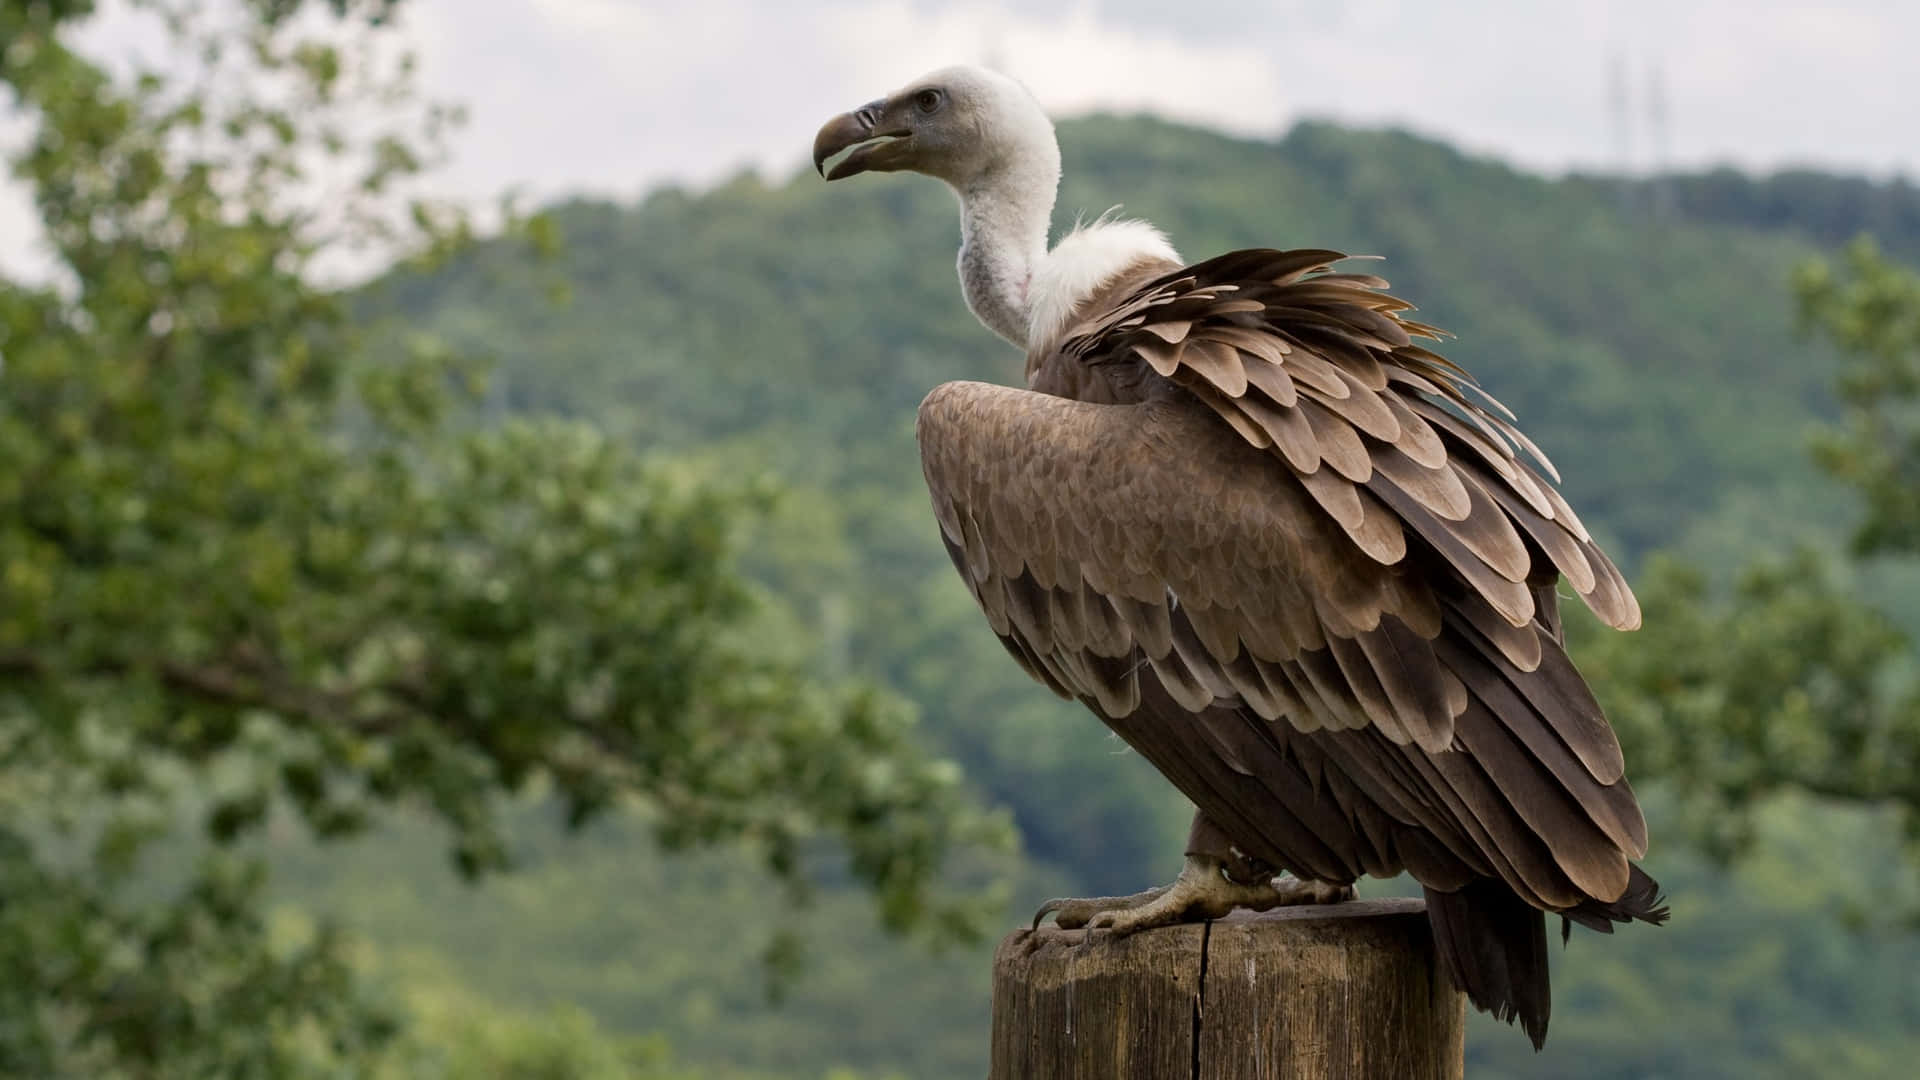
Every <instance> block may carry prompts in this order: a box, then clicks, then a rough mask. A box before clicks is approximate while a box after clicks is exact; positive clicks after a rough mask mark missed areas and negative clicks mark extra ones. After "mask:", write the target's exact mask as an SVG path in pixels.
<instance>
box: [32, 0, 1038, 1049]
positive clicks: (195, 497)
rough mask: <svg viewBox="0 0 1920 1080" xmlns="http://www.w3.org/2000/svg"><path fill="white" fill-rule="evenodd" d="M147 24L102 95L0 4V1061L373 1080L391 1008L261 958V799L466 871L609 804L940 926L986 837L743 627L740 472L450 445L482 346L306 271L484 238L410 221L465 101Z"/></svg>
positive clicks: (886, 912) (301, 27) (94, 78)
mask: <svg viewBox="0 0 1920 1080" xmlns="http://www.w3.org/2000/svg"><path fill="white" fill-rule="evenodd" d="M142 6H143V7H144V8H145V9H147V10H148V11H150V12H151V13H152V14H153V15H154V16H155V17H156V18H157V19H159V20H160V21H161V23H162V24H163V25H164V27H165V28H166V31H167V32H168V33H169V35H170V39H171V41H172V42H173V43H174V45H175V46H176V48H177V49H178V50H179V52H178V53H177V54H176V55H186V56H194V57H198V58H199V62H200V66H199V67H198V68H197V69H195V70H194V71H193V72H191V73H190V74H189V75H187V76H179V75H170V74H167V73H165V72H161V71H140V72H137V73H135V75H134V76H133V78H132V79H131V80H120V79H115V78H112V77H109V75H108V74H107V73H106V72H104V71H103V70H102V69H101V68H100V67H99V66H98V65H97V64H95V63H94V62H93V61H91V60H89V59H88V58H86V57H84V56H82V55H80V54H79V53H77V52H75V51H74V50H73V49H72V48H71V46H70V44H69V38H70V31H71V28H72V20H73V19H75V18H76V17H78V16H80V15H82V14H84V13H85V10H86V5H84V4H53V3H46V2H43V0H4V2H0V42H4V43H5V44H4V47H3V48H0V86H4V87H5V88H6V89H7V91H8V92H9V94H10V96H11V99H12V103H13V106H14V108H15V110H16V111H17V112H18V113H19V114H21V115H22V116H23V117H24V118H25V119H26V121H27V123H28V124H29V125H30V129H31V130H30V135H29V138H28V140H27V143H26V145H25V146H24V147H23V148H22V149H21V150H20V151H19V152H18V153H17V154H16V155H15V157H14V160H13V166H14V171H15V174H16V175H17V176H18V177H19V178H20V179H21V180H23V181H24V182H25V183H26V185H27V186H28V188H29V189H30V190H31V192H32V195H33V197H34V199H35V201H36V204H37V206H38V209H39V211H40V215H41V218H42V221H43V223H44V225H45V227H46V237H47V244H48V247H49V248H50V252H51V254H52V256H53V258H54V261H55V263H56V270H55V273H54V275H53V279H52V280H51V281H49V282H46V283H38V284H36V283H30V282H19V281H0V807H4V811H0V1072H5V1073H7V1074H8V1075H48V1076H52V1075H87V1076H114V1075H138V1076H150V1075H181V1076H186V1075H207V1074H210V1073H218V1074H220V1075H231V1076H245V1075H288V1074H294V1073H299V1072H300V1071H301V1070H303V1069H325V1068H328V1067H330V1066H329V1065H328V1063H329V1062H333V1063H336V1065H337V1063H338V1062H339V1061H342V1060H346V1061H364V1060H372V1058H373V1057H374V1056H377V1055H378V1053H380V1052H381V1050H382V1048H383V1047H384V1046H386V1045H387V1044H388V1043H389V1042H390V1036H391V1035H392V1033H393V1029H394V1019H393V1013H392V1010H390V1009H389V1008H387V1007H385V1006H384V1005H383V1004H382V1003H381V1002H379V1001H378V1000H375V999H374V998H370V997H367V996H366V995H364V994H362V993H361V992H360V991H359V990H358V989H357V988H356V986H355V980H354V979H353V978H352V974H351V971H350V969H349V968H348V966H347V964H346V962H345V960H344V958H343V954H342V952H341V949H340V947H339V942H338V940H337V938H336V936H335V935H334V934H333V933H331V932H330V931H322V932H319V933H317V934H313V935H309V936H307V937H306V938H305V939H304V940H301V941H297V942H286V941H280V940H276V939H275V937H274V935H273V934H272V933H271V932H270V927H269V925H268V921H267V920H266V918H265V916H264V913H263V910H262V906H261V902H262V888H263V879H262V867H261V863H260V862H259V861H258V858H257V854H256V852H255V851H254V850H253V849H252V848H251V847H250V846H249V843H248V842H249V840H250V839H251V838H253V837H255V836H257V835H258V834H259V832H260V830H261V828H262V827H263V825H264V824H265V823H267V822H268V821H269V820H270V819H271V818H272V816H273V815H274V813H275V812H276V809H277V808H279V807H287V808H290V810H291V811H292V812H293V813H294V814H295V815H296V817H297V819H298V820H299V821H300V822H302V823H303V824H304V825H305V826H306V827H307V828H309V829H311V830H312V831H313V832H314V833H315V834H317V835H318V836H321V837H326V838H331V837H339V836H345V835H350V834H353V833H355V832H357V831H360V830H362V829H364V828H365V827H366V826H367V824H368V823H369V822H370V821H371V820H372V819H373V817H374V815H375V814H376V812H377V811H379V810H380V809H381V808H382V807H386V806H392V805H403V806H415V807H420V808H424V809H425V810H427V811H428V812H429V813H431V814H432V815H433V816H434V817H436V818H437V819H438V820H439V821H441V822H442V823H444V824H445V826H446V827H447V828H448V829H449V831H450V833H451V837H452V843H451V847H452V852H453V855H454V858H455V860H456V861H457V864H458V865H459V867H460V868H461V870H462V871H463V872H465V873H467V874H468V875H477V874H480V873H483V872H485V871H489V870H494V869H498V868H501V867H503V866H505V865H507V864H508V863H509V861H510V852H509V851H508V849H507V847H506V846H505V844H504V843H503V840H502V835H501V833H500V830H499V827H498V811H499V807H500V804H501V800H502V797H503V796H507V795H510V794H514V793H526V792H544V793H546V794H547V795H548V797H550V798H551V799H552V800H554V801H556V802H557V803H559V804H560V805H561V806H562V807H563V808H564V810H565V813H566V815H567V816H568V818H569V820H570V821H572V822H573V823H575V824H578V823H581V822H584V821H586V820H588V819H591V818H593V817H595V816H596V815H599V814H601V813H603V812H605V811H606V810H607V809H609V808H610V807H614V806H627V807H634V806H637V807H638V808H639V809H640V811H641V812H642V813H643V814H644V815H645V817H646V819H647V820H649V821H651V822H652V823H653V824H654V826H655V831H656V834H657V836H658V837H659V838H660V839H661V840H662V841H663V842H664V843H666V844H667V845H668V846H669V847H684V846H690V845H710V844H715V843H722V842H738V843H744V844H746V845H748V846H749V847H750V848H751V849H752V850H754V851H756V852H758V853H759V856H760V858H761V862H762V865H763V866H764V867H765V869H766V870H767V871H768V872H769V873H770V874H771V875H772V877H773V878H774V879H775V880H777V881H779V882H781V883H782V884H783V885H784V886H785V891H784V893H783V894H782V895H783V896H784V897H785V898H787V899H789V900H791V899H794V898H796V897H800V896H803V895H804V893H805V891H806V889H807V883H808V881H809V878H810V874H811V869H810V866H811V864H810V862H809V860H808V859H806V858H805V856H808V855H809V854H811V853H812V851H813V848H814V846H815V840H816V838H819V837H832V838H834V839H835V840H837V842H838V844H839V845H840V846H841V847H842V848H843V849H844V850H845V852H846V853H847V856H848V873H850V875H851V876H852V878H853V879H854V880H857V881H858V882H860V883H861V884H863V885H865V886H867V887H868V888H870V889H871V890H872V891H873V892H874V894H875V896H876V899H877V901H878V905H879V914H880V917H881V919H882V921H883V922H884V923H885V924H886V925H887V926H889V927H892V928H895V929H907V928H910V927H915V926H925V927H930V928H932V929H933V930H934V931H935V932H936V933H939V934H942V935H954V934H965V933H966V932H968V931H969V930H970V929H971V927H972V926H973V924H974V919H975V918H976V916H977V910H978V909H977V904H978V902H979V901H978V897H976V896H973V895H970V894H963V895H949V894H946V893H944V892H942V891H941V890H940V888H939V886H938V883H937V881H936V875H937V874H938V872H939V870H940V868H941V866H942V865H943V863H944V862H945V861H946V859H947V858H948V856H949V855H950V854H952V853H954V852H955V851H957V850H960V849H966V848H970V847H973V846H976V845H981V844H989V843H993V842H997V840H998V838H999V835H1000V830H999V828H998V827H997V826H996V825H995V823H994V822H993V821H992V820H991V819H989V818H986V817H983V816H981V815H980V814H979V813H978V812H977V811H975V810H973V809H971V808H970V805H969V804H968V803H967V802H966V801H965V800H964V798H963V797H962V795H961V794H960V790H959V788H958V785H957V773H956V771H955V769H954V768H953V767H952V766H951V765H949V764H946V763H944V762H941V761H938V760H934V759H930V758H928V757H927V756H926V755H924V754H923V753H921V752H920V751H918V750H917V749H916V748H915V746H914V744H913V743H912V741H911V735H910V716H909V714H908V712H907V711H906V710H905V708H904V707H903V706H902V705H901V704H900V703H899V702H897V701H896V700H895V699H892V698H890V697H888V696H886V695H884V694H880V693H878V692H875V691H873V690H871V689H866V688H861V687H858V686H844V687H842V686H832V685H827V684H825V683H823V682H821V681H819V680H818V679H816V678H815V677H814V676H813V675H812V674H811V673H810V671H809V667H808V665H809V662H810V661H811V660H812V655H811V653H810V650H809V649H808V648H807V646H806V645H805V643H786V644H782V643H780V642H778V641H774V640H771V639H770V636H769V635H770V627H771V626H773V625H775V624H773V623H770V622H769V620H768V618H767V617H766V616H765V614H764V610H765V605H764V604H763V603H762V602H761V600H760V598H759V597H758V595H757V593H756V591H755V590H754V589H753V588H752V587H751V586H750V585H749V584H748V582H747V581H746V579H745V578H744V577H743V576H742V574H741V571H740V568H739V555H740V549H741V545H742V543H743V541H744V539H745V538H746V536H747V533H746V532H745V530H746V528H747V526H748V524H749V523H750V521H751V519H752V518H754V517H755V516H757V515H758V514H759V513H760V512H761V510H762V508H763V507H764V504H765V503H766V502H767V499H768V497H769V494H768V492H767V491H766V490H765V489H764V485H759V484H755V483H733V484H714V483H710V482H707V480H706V479H705V478H703V477H702V476H701V475H699V474H698V473H697V472H696V471H694V470H692V469H689V468H687V467H683V466H673V465H669V464H664V463H648V462H644V461H642V460H641V459H640V458H639V457H637V456H636V455H635V453H634V452H633V451H632V450H631V449H630V448H628V447H626V446H625V445H622V444H617V443H614V442H612V441H610V440H608V439H607V438H606V437H604V436H602V435H601V434H599V433H598V432H597V431H595V430H594V429H592V428H591V427H588V426H585V425H582V424H579V423H563V422H550V421H537V420H528V421H516V422H514V423H511V424H506V425H503V426H494V427H476V426H475V425H474V424H473V423H471V422H470V421H469V420H467V419H463V411H462V410H463V408H464V407H465V405H466V403H468V402H470V401H471V400H472V397H473V394H474V393H475V392H476V390H477V389H478V387H479V376H478V372H477V369H476V368H475V367H474V365H473V364H472V363H471V362H470V361H468V360H466V359H464V358H462V357H460V356H458V355H456V354H455V353H453V352H451V351H449V350H448V349H446V348H445V347H444V346H442V345H441V344H439V343H438V342H437V341H435V340H434V339H432V338H431V337H427V336H411V335H397V334H387V335H376V334H374V333H373V332H372V331H371V330H370V329H369V328H368V327H365V326H363V325H360V324H358V323H356V322H355V321H354V320H353V319H352V318H351V317H350V316H351V312H350V306H349V304H348V303H347V302H346V300H345V299H344V298H343V297H342V296H341V295H340V294H339V293H338V292H336V291H335V290H333V289H331V288H329V287H327V286H325V285H323V284H320V283H319V282H320V280H321V277H322V274H321V271H322V270H323V269H324V267H325V266H326V265H327V260H328V259H330V258H336V257H338V256H339V255H340V253H341V252H342V251H343V250H345V249H348V248H351V247H354V246H361V247H367V246H371V247H372V248H373V249H374V250H376V251H387V252H400V253H403V254H410V255H411V256H412V257H416V258H431V257H443V256H444V255H446V254H448V253H450V252H451V251H454V250H457V249H458V248H459V246H460V245H461V244H462V243H463V242H464V241H465V238H466V236H467V226H466V223H465V221H464V219H463V218H462V217H460V216H459V215H457V214H455V213H452V212H450V211H448V210H447V209H445V208H444V207H440V206H436V205H435V204H433V203H431V202H426V201H421V200H418V199H415V198H410V197H408V195H407V192H408V191H409V190H410V187H411V185H412V184H413V182H414V179H415V177H417V175H418V174H419V173H420V172H421V171H422V170H423V169H424V168H426V167H427V166H428V165H429V164H430V163H431V162H432V160H433V159H434V156H435V154H436V147H437V146H438V145H439V141H440V139H441V137H442V136H443V135H444V133H445V132H446V130H447V129H448V127H449V125H450V123H451V122H452V120H453V116H452V115H451V114H450V113H449V112H448V111H446V110H443V109H439V108H436V107H433V106H431V105H427V104H420V103H412V102H411V99H409V98H408V97H407V96H406V94H405V91H406V89H407V83H406V75H407V72H408V70H409V69H408V66H407V64H406V63H405V62H404V61H395V60H393V59H392V58H391V57H388V56H386V55H385V53H384V51H383V50H382V49H380V48H377V47H375V46H376V45H377V43H378V36H379V34H380V32H381V30H380V28H381V27H382V26H383V25H384V24H385V21H386V20H387V19H388V18H389V17H390V15H391V14H392V7H393V5H392V4H391V3H385V2H368V3H352V2H348V0H334V2H332V3H330V4H328V5H326V6H327V8H329V9H330V11H331V17H330V18H328V19H322V20H319V22H318V23H315V21H314V20H310V19H309V20H301V19H296V18H294V16H295V15H296V14H297V13H298V9H299V8H300V6H301V5H299V4H298V3H296V2H275V0H255V2H254V3H252V4H251V6H250V7H249V8H248V9H247V10H248V11H249V12H250V13H251V14H250V16H249V17H246V18H243V19H239V20H234V19H225V18H215V17H212V16H210V15H207V14H205V13H204V12H202V10H201V6H200V5H198V4H193V3H179V4H174V3H159V2H154V3H147V4H144V5H142ZM229 14H230V13H229ZM370 117H371V118H373V119H374V120H377V121H379V123H376V124H372V125H369V124H368V123H367V121H368V119H369V118H370ZM369 128H371V129H372V130H373V131H374V133H373V134H371V135H356V134H355V133H356V132H363V131H367V130H369ZM395 338H399V339H401V340H403V341H404V347H403V348H399V349H376V348H375V345H376V343H379V342H383V341H389V340H393V339H395ZM185 820H191V821H192V822H193V823H194V829H193V837H192V838H191V839H182V838H179V837H178V836H177V835H176V834H177V829H176V826H178V825H180V824H181V823H182V822H183V821H185ZM773 921H774V922H775V923H776V924H777V923H778V921H779V920H778V919H777V918H776V919H774V920H773Z"/></svg>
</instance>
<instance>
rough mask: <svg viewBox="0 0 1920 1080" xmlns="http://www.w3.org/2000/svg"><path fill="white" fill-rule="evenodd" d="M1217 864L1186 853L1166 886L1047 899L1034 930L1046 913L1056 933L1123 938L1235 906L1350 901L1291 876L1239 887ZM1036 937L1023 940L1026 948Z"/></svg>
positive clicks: (1349, 890)
mask: <svg viewBox="0 0 1920 1080" xmlns="http://www.w3.org/2000/svg"><path fill="white" fill-rule="evenodd" d="M1223 865H1224V864H1223V863H1222V862H1221V861H1220V860H1219V859H1217V858H1214V857H1212V856H1208V855H1189V856H1187V865H1186V867H1185V868H1184V869H1182V870H1181V871H1180V876H1179V877H1178V878H1177V879H1175V880H1174V882H1173V884H1171V885H1163V886H1161V887H1160V888H1157V889H1148V890H1146V891H1145V892H1138V893H1134V894H1133V895H1132V896H1101V897H1093V898H1090V899H1084V900H1049V901H1047V902H1046V903H1045V904H1043V905H1041V907H1040V910H1039V911H1038V912H1036V913H1035V914H1034V916H1033V925H1034V928H1035V929H1038V928H1039V925H1040V920H1041V919H1043V918H1045V917H1046V916H1047V915H1048V914H1049V913H1051V914H1053V915H1054V922H1055V923H1056V924H1057V925H1058V926H1060V927H1061V928H1062V929H1066V930H1072V929H1076V928H1078V927H1082V926H1084V927H1086V928H1087V929H1088V931H1089V932H1091V931H1093V930H1107V931H1110V932H1111V933H1112V934H1113V936H1114V937H1125V936H1126V935H1128V934H1133V933H1138V932H1139V931H1141V930H1151V929H1153V928H1154V927H1158V926H1171V925H1173V924H1174V923H1182V922H1200V921H1202V920H1205V919H1218V918H1222V917H1224V916H1226V915H1227V914H1229V913H1230V912H1232V911H1233V910H1234V909H1235V908H1247V909H1249V910H1252V911H1266V910H1268V909H1270V908H1276V907H1283V906H1291V905H1298V904H1335V903H1339V902H1341V901H1343V900H1351V899H1353V886H1352V885H1335V884H1332V883H1330V882H1325V881H1302V880H1300V879H1298V878H1295V877H1291V876H1282V877H1277V878H1271V879H1268V880H1264V881H1256V882H1251V883H1243V882H1239V881H1235V880H1233V879H1232V878H1229V877H1228V876H1227V875H1226V874H1225V873H1223V872H1222V867H1223ZM1035 943H1036V939H1031V938H1030V939H1029V947H1032V945H1033V944H1035Z"/></svg>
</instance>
